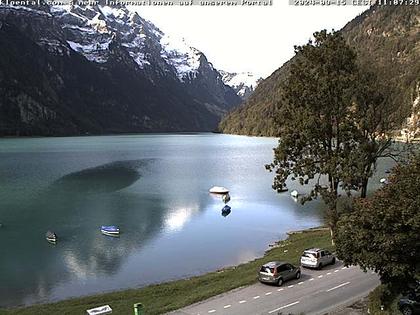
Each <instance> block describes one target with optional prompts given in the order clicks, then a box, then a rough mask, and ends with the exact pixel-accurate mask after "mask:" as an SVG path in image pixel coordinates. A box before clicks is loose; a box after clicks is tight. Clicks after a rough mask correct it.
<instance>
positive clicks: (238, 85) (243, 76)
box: [219, 70, 263, 99]
mask: <svg viewBox="0 0 420 315" xmlns="http://www.w3.org/2000/svg"><path fill="white" fill-rule="evenodd" d="M219 73H220V74H221V76H222V80H223V82H224V83H225V84H226V85H229V86H230V87H232V88H233V89H234V90H235V91H236V93H237V94H238V95H239V96H240V97H241V98H242V99H246V98H248V97H249V96H250V95H251V94H252V92H254V90H255V88H256V87H257V85H258V83H259V82H260V81H261V80H262V79H263V78H262V77H261V76H257V75H254V74H253V73H251V72H240V73H235V72H227V71H223V70H219Z"/></svg>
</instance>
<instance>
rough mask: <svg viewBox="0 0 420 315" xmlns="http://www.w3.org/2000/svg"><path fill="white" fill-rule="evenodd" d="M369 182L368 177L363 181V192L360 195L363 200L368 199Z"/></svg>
mask: <svg viewBox="0 0 420 315" xmlns="http://www.w3.org/2000/svg"><path fill="white" fill-rule="evenodd" d="M368 181H369V179H368V178H367V177H364V178H363V179H362V191H361V193H360V197H362V198H366V195H367V185H368Z"/></svg>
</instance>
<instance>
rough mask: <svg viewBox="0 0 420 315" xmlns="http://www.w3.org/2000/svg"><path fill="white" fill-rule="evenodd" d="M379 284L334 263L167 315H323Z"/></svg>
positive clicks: (355, 269)
mask: <svg viewBox="0 0 420 315" xmlns="http://www.w3.org/2000/svg"><path fill="white" fill-rule="evenodd" d="M378 284H379V278H378V276H377V275H376V274H374V273H372V272H367V273H364V272H362V271H361V270H360V269H359V267H349V268H346V267H343V265H342V263H340V262H337V263H336V264H335V265H333V266H328V267H324V268H323V269H322V270H308V269H302V277H301V278H300V279H299V280H293V281H289V282H285V283H284V284H283V286H281V287H276V286H273V285H266V284H261V283H257V284H254V285H251V286H249V287H244V288H240V289H236V290H233V291H230V292H227V293H224V294H221V295H218V296H215V297H213V298H210V299H208V300H205V301H202V302H200V303H197V304H193V305H190V306H188V307H185V308H183V309H181V310H178V311H175V312H172V313H170V314H171V315H207V314H213V315H217V314H224V315H257V314H264V315H270V314H273V315H277V314H281V313H282V314H299V313H304V314H305V315H309V314H325V313H327V312H329V311H332V310H334V309H336V308H337V307H339V306H343V305H347V304H350V303H353V302H355V301H356V300H358V299H360V298H362V297H363V296H366V295H367V294H368V293H369V292H370V291H371V290H372V289H374V288H375V287H376V286H377V285H378Z"/></svg>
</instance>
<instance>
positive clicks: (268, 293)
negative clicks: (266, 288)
mask: <svg viewBox="0 0 420 315" xmlns="http://www.w3.org/2000/svg"><path fill="white" fill-rule="evenodd" d="M271 293H273V292H267V293H266V294H265V295H270V294H271Z"/></svg>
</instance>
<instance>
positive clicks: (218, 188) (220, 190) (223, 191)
mask: <svg viewBox="0 0 420 315" xmlns="http://www.w3.org/2000/svg"><path fill="white" fill-rule="evenodd" d="M209 192H211V193H212V194H228V193H229V189H227V188H225V187H221V186H213V187H212V188H210V189H209Z"/></svg>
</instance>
